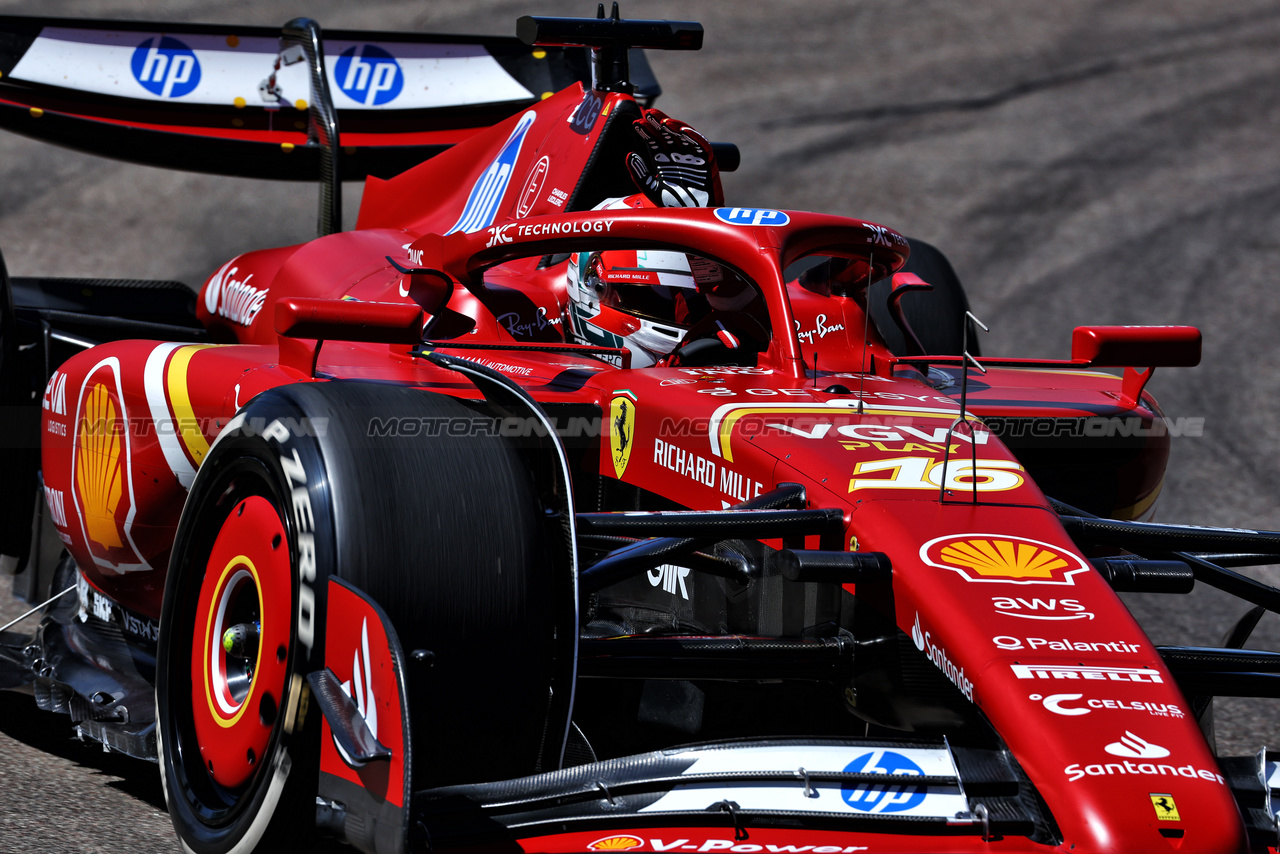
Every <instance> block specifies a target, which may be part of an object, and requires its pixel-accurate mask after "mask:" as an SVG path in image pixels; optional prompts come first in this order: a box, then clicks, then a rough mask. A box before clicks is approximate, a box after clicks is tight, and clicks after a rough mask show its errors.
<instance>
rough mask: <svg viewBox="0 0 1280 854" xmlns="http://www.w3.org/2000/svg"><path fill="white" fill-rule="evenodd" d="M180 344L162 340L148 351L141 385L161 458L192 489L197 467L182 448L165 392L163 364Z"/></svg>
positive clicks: (174, 474) (180, 480)
mask: <svg viewBox="0 0 1280 854" xmlns="http://www.w3.org/2000/svg"><path fill="white" fill-rule="evenodd" d="M183 346H185V345H183V344H161V345H159V346H158V347H156V348H155V349H154V350H152V351H151V355H150V356H148V357H147V365H146V367H145V368H143V371H142V385H143V387H144V388H145V389H146V392H147V406H148V408H150V410H151V420H152V421H153V422H154V423H155V425H156V438H158V439H159V440H160V450H161V451H163V452H164V460H165V462H167V463H168V464H169V470H170V471H172V472H173V476H174V477H176V478H177V479H178V483H180V484H182V488H183V489H186V490H190V489H191V482H192V481H193V480H195V477H196V470H195V467H194V466H192V465H191V461H190V460H189V459H187V455H186V453H185V452H184V451H183V450H182V440H181V439H180V438H179V434H178V422H177V421H176V420H175V419H174V418H173V415H172V414H171V413H170V411H169V400H168V398H166V397H165V394H164V387H165V382H164V366H165V364H166V363H167V362H168V361H169V355H170V354H171V353H173V351H174V350H176V349H178V348H179V347H183Z"/></svg>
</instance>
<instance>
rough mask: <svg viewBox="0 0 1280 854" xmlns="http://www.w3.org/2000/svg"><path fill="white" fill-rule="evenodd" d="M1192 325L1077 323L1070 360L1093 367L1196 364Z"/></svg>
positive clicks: (1197, 349) (1196, 345) (1195, 333)
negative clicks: (1079, 324)
mask: <svg viewBox="0 0 1280 854" xmlns="http://www.w3.org/2000/svg"><path fill="white" fill-rule="evenodd" d="M1200 341H1201V338H1200V330H1199V329H1197V328H1196V327H1194V326H1077V327H1076V328H1075V331H1074V332H1072V333H1071V360H1072V361H1073V362H1080V363H1087V364H1088V366H1089V367H1095V368H1104V367H1106V368H1127V367H1140V368H1192V367H1195V366H1196V365H1198V364H1200Z"/></svg>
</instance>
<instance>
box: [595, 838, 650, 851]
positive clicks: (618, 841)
mask: <svg viewBox="0 0 1280 854" xmlns="http://www.w3.org/2000/svg"><path fill="white" fill-rule="evenodd" d="M641 845H644V840H643V839H641V838H640V837H638V836H606V837H604V838H603V839H597V840H596V841H595V842H592V843H591V844H590V845H588V846H587V850H589V851H629V850H630V849H632V848H639V847H640V846H641Z"/></svg>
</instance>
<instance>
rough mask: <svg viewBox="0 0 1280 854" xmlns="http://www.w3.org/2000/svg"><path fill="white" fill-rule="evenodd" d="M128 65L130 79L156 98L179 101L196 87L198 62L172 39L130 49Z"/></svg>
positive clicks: (148, 41)
mask: <svg viewBox="0 0 1280 854" xmlns="http://www.w3.org/2000/svg"><path fill="white" fill-rule="evenodd" d="M129 65H130V68H131V69H132V70H133V79H134V80H137V81H138V83H140V84H141V85H142V88H144V89H146V90H147V91H148V92H150V93H151V94H152V95H156V96H157V97H160V98H181V97H182V96H183V95H189V94H191V92H192V91H193V90H194V89H195V88H196V87H197V86H199V85H200V60H199V59H197V58H196V54H195V51H193V50H192V49H191V48H189V47H187V45H186V43H185V42H182V41H179V40H178V39H175V38H174V37H173V36H153V37H151V38H149V39H146V40H145V41H143V42H142V44H140V45H138V46H137V47H136V48H135V49H134V51H133V58H132V60H131V61H130V63H129Z"/></svg>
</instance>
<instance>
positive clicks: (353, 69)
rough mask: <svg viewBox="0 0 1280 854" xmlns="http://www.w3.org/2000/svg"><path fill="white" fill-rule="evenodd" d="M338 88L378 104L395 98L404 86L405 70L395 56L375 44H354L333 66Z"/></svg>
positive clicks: (369, 103) (366, 102) (361, 100)
mask: <svg viewBox="0 0 1280 854" xmlns="http://www.w3.org/2000/svg"><path fill="white" fill-rule="evenodd" d="M333 77H334V80H335V81H336V82H337V84H338V88H339V89H341V90H342V91H343V92H345V93H346V95H347V97H348V98H350V99H351V100H353V101H357V102H359V103H361V104H364V105H365V106H366V107H376V106H379V105H381V104H386V103H388V102H390V101H394V100H395V99H396V96H397V95H399V94H400V91H401V90H402V89H404V72H403V71H401V70H400V63H398V62H396V58H395V57H394V56H392V55H391V54H389V53H387V52H386V51H385V50H383V49H382V48H380V47H378V46H377V45H373V44H366V45H352V46H351V47H349V48H347V49H346V50H344V51H343V52H342V55H341V56H339V57H338V62H337V64H336V65H335V66H334V68H333Z"/></svg>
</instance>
